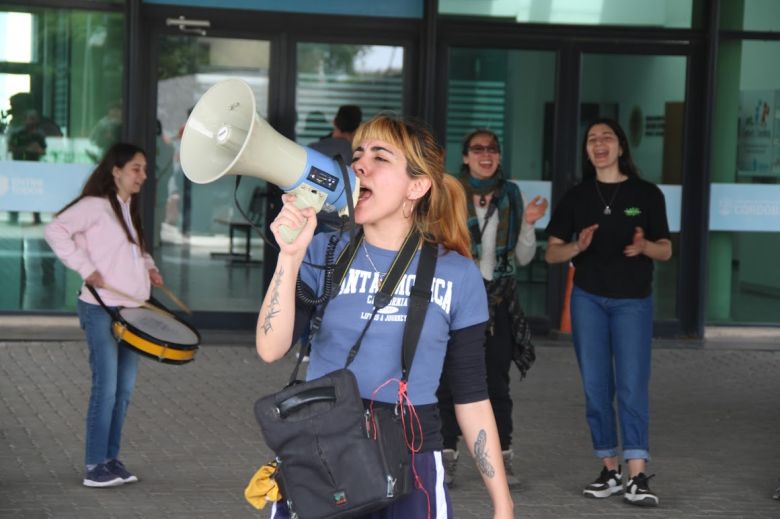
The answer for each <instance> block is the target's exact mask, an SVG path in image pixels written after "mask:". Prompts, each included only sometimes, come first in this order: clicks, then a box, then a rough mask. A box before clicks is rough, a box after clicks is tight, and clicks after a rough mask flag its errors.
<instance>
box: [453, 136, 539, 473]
mask: <svg viewBox="0 0 780 519" xmlns="http://www.w3.org/2000/svg"><path fill="white" fill-rule="evenodd" d="M462 155H463V165H462V166H461V172H460V173H461V174H460V181H461V184H462V185H463V187H464V188H465V190H466V198H467V202H468V212H469V214H468V226H469V230H470V232H471V238H472V240H471V243H472V256H473V257H474V259H475V260H476V262H477V264H478V265H479V269H480V271H481V273H482V278H483V281H484V282H485V287H486V289H487V293H488V304H489V311H490V320H489V322H488V327H487V332H486V343H485V363H486V365H487V381H488V395H489V397H490V404H491V406H492V408H493V414H494V415H495V417H496V424H497V425H498V436H499V440H500V442H501V451H502V454H503V459H504V467H505V469H506V473H507V481H508V482H509V486H510V487H516V486H518V484H519V481H518V480H517V478H516V477H515V476H514V473H513V470H512V458H513V456H514V454H513V451H512V398H511V397H510V395H509V368H510V366H511V364H512V359H513V350H514V348H515V344H516V343H517V342H518V341H519V340H520V339H521V337H522V333H523V331H524V326H523V323H522V320H523V317H522V309H521V308H520V305H519V303H518V302H517V300H516V295H517V294H516V292H517V280H516V278H515V275H514V270H515V265H520V266H523V265H527V264H528V263H529V262H530V261H531V260H532V259H533V257H534V254H535V253H536V234H535V232H534V223H535V222H536V221H537V220H539V219H540V218H542V217H543V216H544V213H545V211H546V210H547V200H546V199H544V198H542V197H539V196H537V197H536V198H534V199H533V200H532V201H531V203H530V204H528V206H527V207H526V206H525V204H524V202H523V197H522V195H521V193H520V188H518V187H517V184H515V183H513V182H509V181H508V180H507V179H506V178H505V177H504V174H503V171H502V169H501V148H500V145H499V142H498V136H496V134H495V133H494V132H493V131H492V130H488V129H485V128H480V129H477V130H474V131H473V132H471V133H470V134H468V135H467V136H466V138H465V139H464V140H463V150H462ZM531 362H532V360H531ZM520 364H522V362H521V363H520ZM520 364H519V365H520ZM528 367H529V366H528V364H525V368H526V369H527V368H528ZM521 369H522V368H521ZM446 373H447V371H445V376H444V377H443V378H442V381H441V386H440V388H439V392H438V396H439V407H440V410H441V420H442V436H443V438H444V451H443V455H444V462H445V481H446V482H447V484H448V485H450V486H451V485H452V484H453V483H454V478H455V469H456V467H457V462H458V457H459V452H458V437H459V436H460V429H459V428H458V424H457V421H456V420H455V410H454V406H453V402H452V397H451V393H450V386H449V383H448V380H447V377H446Z"/></svg>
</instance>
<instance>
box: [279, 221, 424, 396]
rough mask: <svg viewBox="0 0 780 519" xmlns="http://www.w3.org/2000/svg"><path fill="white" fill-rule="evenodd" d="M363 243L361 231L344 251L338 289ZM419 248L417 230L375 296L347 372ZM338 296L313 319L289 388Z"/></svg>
mask: <svg viewBox="0 0 780 519" xmlns="http://www.w3.org/2000/svg"><path fill="white" fill-rule="evenodd" d="M362 241H363V230H362V229H361V230H360V231H358V232H357V233H356V235H355V237H354V239H352V240H350V242H349V244H348V245H347V246H346V247H344V249H343V250H342V251H341V254H340V255H339V258H338V260H336V266H335V267H334V270H333V277H334V279H335V283H334V286H336V287H339V286H341V283H342V282H343V281H344V278H345V277H346V275H347V271H348V270H349V267H350V265H352V262H353V261H354V260H355V256H356V255H357V251H358V248H359V247H360V244H361V243H362ZM419 245H420V234H419V232H417V231H416V230H412V231H411V232H410V233H409V234H408V235H407V236H406V239H405V240H404V243H403V245H402V246H401V250H399V251H398V253H397V254H396V255H395V258H394V259H393V263H392V265H391V266H390V271H389V272H388V273H387V275H386V276H385V278H384V279H383V280H382V284H381V285H380V289H379V292H377V294H376V295H375V296H374V311H373V312H372V313H371V317H370V318H369V319H368V322H367V323H366V325H365V326H364V327H363V330H362V331H361V332H360V336H359V337H358V339H357V341H356V342H355V344H353V345H352V348H350V350H349V353H348V354H347V360H346V364H345V365H344V367H345V368H346V367H348V366H349V365H350V364H352V361H353V360H355V356H356V355H357V353H358V351H359V350H360V344H361V343H362V341H363V337H364V336H365V335H366V332H367V331H368V327H369V326H370V325H371V323H372V322H373V321H374V317H375V316H376V313H377V312H378V311H379V310H380V309H382V308H384V307H385V306H387V305H388V303H390V301H391V300H392V299H393V292H395V289H396V288H397V287H398V283H400V282H401V279H402V278H403V275H404V273H405V272H406V270H407V269H408V268H409V265H410V264H411V262H412V259H413V258H414V255H415V253H416V252H417V248H418V247H419ZM337 292H338V290H334V292H333V293H332V294H331V296H330V297H329V298H328V299H327V300H326V301H325V302H324V303H322V304H321V305H320V306H319V308H318V309H317V312H316V313H315V314H314V316H313V317H312V319H311V327H310V328H309V339H308V340H306V341H300V343H301V345H300V351H299V353H298V360H297V362H296V363H295V367H294V368H293V371H292V373H291V374H290V380H289V381H288V383H287V385H288V386H290V385H292V384H295V383H296V382H297V381H298V371H299V370H300V367H301V363H302V362H303V357H304V354H305V352H306V348H307V347H308V345H309V343H310V342H311V337H314V335H315V334H316V333H317V331H318V330H319V329H320V325H321V324H322V317H323V315H324V314H325V308H326V307H327V306H328V303H329V302H330V300H331V299H333V298H334V297H335V296H336V293H337Z"/></svg>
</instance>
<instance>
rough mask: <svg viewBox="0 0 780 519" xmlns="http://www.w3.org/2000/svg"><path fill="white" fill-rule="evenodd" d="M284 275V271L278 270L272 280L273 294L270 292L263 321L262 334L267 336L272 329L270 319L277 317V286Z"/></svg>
mask: <svg viewBox="0 0 780 519" xmlns="http://www.w3.org/2000/svg"><path fill="white" fill-rule="evenodd" d="M283 275H284V269H281V268H280V269H279V272H277V273H276V277H275V278H274V287H273V289H272V290H273V292H271V301H269V303H268V310H267V311H266V314H265V321H263V333H265V334H266V335H268V332H270V331H272V330H273V329H274V328H273V326H271V319H273V318H274V317H276V316H277V315H279V285H281V284H282V276H283Z"/></svg>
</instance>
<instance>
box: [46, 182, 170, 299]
mask: <svg viewBox="0 0 780 519" xmlns="http://www.w3.org/2000/svg"><path fill="white" fill-rule="evenodd" d="M119 204H120V206H123V211H125V216H126V218H129V204H125V203H124V202H122V200H121V199H119ZM44 236H45V237H46V241H47V242H48V244H49V246H50V247H51V248H52V250H53V251H54V253H55V254H56V255H57V257H59V258H60V260H61V261H62V262H63V263H64V264H65V266H66V267H68V268H71V269H73V270H75V271H76V272H78V273H79V274H80V275H81V278H82V279H86V278H87V277H88V276H89V275H90V274H92V273H93V272H95V271H96V270H97V271H98V272H99V273H100V275H101V276H103V280H104V281H105V282H106V284H108V285H110V286H111V287H112V288H116V289H117V290H120V291H122V292H124V293H126V294H127V295H130V296H132V297H134V298H135V299H138V300H140V301H146V300H147V299H149V294H150V292H151V283H150V281H149V270H150V269H154V268H156V267H155V265H154V260H153V259H152V257H151V256H150V255H149V254H147V253H143V254H141V251H140V248H139V247H138V246H137V245H135V244H134V243H131V242H130V241H128V239H127V235H126V234H125V230H124V229H123V228H122V224H121V222H120V221H119V220H117V217H116V214H115V213H114V210H113V209H111V204H110V203H109V202H108V199H107V198H104V197H94V196H87V197H84V198H82V199H81V200H79V201H78V202H77V203H76V204H75V205H73V206H71V207H69V208H68V209H67V210H66V211H65V212H64V213H62V214H60V215H59V216H57V217H56V218H55V219H54V220H53V221H52V222H51V223H50V224H48V225H47V226H46V230H45V231H44ZM98 294H100V297H101V298H102V299H103V302H105V303H106V304H107V305H109V306H126V307H135V306H138V304H137V303H133V302H132V301H128V300H126V299H124V298H122V297H119V296H116V295H114V294H113V293H112V292H109V291H107V290H103V289H98ZM79 299H81V300H82V301H84V302H86V303H92V304H98V302H97V301H96V300H95V298H94V297H93V296H92V294H91V293H90V291H89V290H87V289H86V288H84V287H83V286H82V288H81V296H79Z"/></svg>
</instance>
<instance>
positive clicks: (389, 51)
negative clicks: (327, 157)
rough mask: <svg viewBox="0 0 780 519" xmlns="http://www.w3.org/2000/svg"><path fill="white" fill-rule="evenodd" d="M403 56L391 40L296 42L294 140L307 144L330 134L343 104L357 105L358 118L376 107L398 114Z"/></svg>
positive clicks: (400, 98)
mask: <svg viewBox="0 0 780 519" xmlns="http://www.w3.org/2000/svg"><path fill="white" fill-rule="evenodd" d="M403 60H404V49H403V47H397V46H389V45H370V44H341V43H299V44H298V45H297V63H298V69H297V75H296V85H295V93H296V95H295V111H296V115H297V119H296V125H295V139H296V141H297V142H298V143H299V144H302V145H304V146H309V145H312V144H314V143H317V142H318V141H320V140H323V139H325V138H328V137H330V136H331V133H332V132H333V124H334V123H333V121H334V118H335V117H336V115H337V112H338V110H339V107H341V106H344V105H354V106H357V107H359V108H360V112H361V113H362V118H363V120H364V121H365V120H367V119H369V118H371V117H372V116H374V115H376V114H377V113H379V112H395V113H397V114H401V113H402V108H403ZM315 148H316V146H315Z"/></svg>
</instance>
